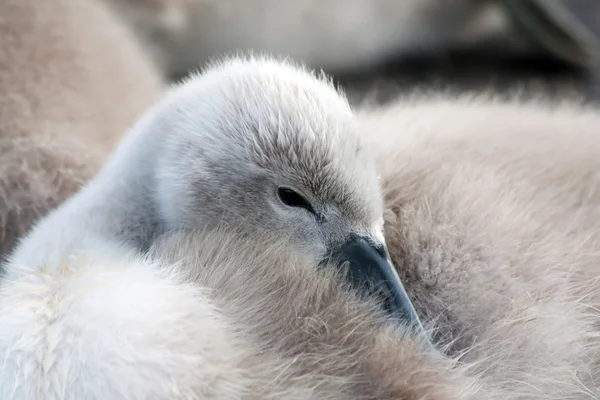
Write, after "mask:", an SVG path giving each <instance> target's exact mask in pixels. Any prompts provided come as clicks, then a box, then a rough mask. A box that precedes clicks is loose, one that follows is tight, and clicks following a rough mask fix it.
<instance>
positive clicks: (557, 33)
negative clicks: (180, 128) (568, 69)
mask: <svg viewBox="0 0 600 400" xmlns="http://www.w3.org/2000/svg"><path fill="white" fill-rule="evenodd" d="M502 3H503V5H504V6H505V7H506V10H507V11H508V15H509V16H511V17H512V20H513V22H514V23H515V26H516V27H517V28H519V29H520V30H521V31H522V32H523V33H524V34H525V35H526V36H527V37H528V38H529V40H531V42H532V43H534V44H535V45H537V46H538V47H539V48H542V49H544V50H546V51H547V52H549V53H550V54H553V55H554V56H556V57H557V58H559V59H562V60H564V61H566V62H568V63H571V64H574V65H577V66H580V67H584V68H590V67H595V66H597V65H598V62H599V60H600V37H599V33H598V32H597V31H599V30H600V7H599V6H598V2H597V1H595V0H565V1H560V0H502Z"/></svg>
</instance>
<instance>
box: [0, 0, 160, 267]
mask: <svg viewBox="0 0 600 400" xmlns="http://www.w3.org/2000/svg"><path fill="white" fill-rule="evenodd" d="M0 15H2V18H1V19H0V92H1V93H2V96H0V257H2V256H4V255H5V254H6V253H7V252H8V251H9V250H10V249H11V248H12V247H13V246H14V244H15V241H16V240H17V238H18V237H19V236H21V235H23V234H24V233H25V232H27V231H28V229H29V227H30V226H31V224H32V223H33V222H34V221H35V220H37V219H38V218H40V217H41V216H43V215H45V214H46V213H47V212H48V211H49V210H51V209H53V208H54V207H55V206H57V205H58V204H59V203H61V202H62V201H63V200H65V199H66V198H67V197H68V196H70V195H71V194H72V193H74V192H75V191H76V189H78V188H79V187H80V186H81V185H82V184H83V183H84V182H85V181H86V180H87V179H89V178H90V177H91V176H92V175H93V174H94V173H95V172H96V171H97V170H98V169H99V168H100V165H101V164H102V163H103V162H104V160H105V158H106V156H107V155H108V154H109V152H110V150H111V149H112V147H113V146H114V145H115V144H116V143H117V142H118V141H119V139H120V138H121V136H122V135H123V133H124V132H125V131H126V130H127V129H128V128H129V126H130V125H131V124H132V123H133V121H134V120H135V119H136V118H137V117H138V115H139V114H140V113H141V112H142V111H143V110H144V109H145V108H146V107H147V106H149V105H150V104H151V102H152V101H153V99H154V98H155V97H156V96H158V95H159V94H160V93H161V92H162V90H163V82H162V80H161V78H160V74H159V73H158V71H157V70H155V68H154V67H153V66H152V65H151V63H150V62H149V61H148V60H147V59H146V58H145V55H144V54H143V52H142V51H141V50H140V49H139V47H138V46H139V45H138V43H137V42H136V40H135V39H133V38H132V37H131V35H130V33H129V32H128V31H127V29H126V28H125V27H124V26H121V25H120V24H119V23H118V21H115V19H114V18H115V17H114V16H113V15H112V14H110V13H109V11H108V10H106V6H105V5H104V4H97V3H96V1H95V0H45V1H42V2H40V1H35V0H1V1H0ZM107 55H110V56H107Z"/></svg>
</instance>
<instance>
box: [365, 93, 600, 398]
mask: <svg viewBox="0 0 600 400" xmlns="http://www.w3.org/2000/svg"><path fill="white" fill-rule="evenodd" d="M358 119H359V121H360V124H361V131H362V132H363V133H364V134H365V135H366V136H367V137H368V138H369V139H370V140H371V144H372V146H373V148H374V151H375V153H376V154H377V160H378V170H379V172H380V173H381V175H382V181H383V188H384V189H383V190H384V197H385V203H386V211H385V215H386V234H385V235H386V238H387V242H388V245H389V248H390V254H391V257H392V260H393V262H394V264H395V265H396V266H397V268H398V271H399V273H400V276H401V277H402V280H403V282H405V284H406V285H407V291H408V292H409V295H410V296H411V298H412V301H413V302H414V304H415V307H416V309H417V310H418V311H419V312H420V313H421V316H422V318H423V319H425V320H432V319H433V320H435V321H436V324H437V326H438V329H439V335H438V336H437V339H438V340H439V341H441V342H444V341H446V343H451V348H450V350H449V354H454V355H458V354H460V355H461V361H462V362H464V363H466V364H471V365H473V366H475V370H478V371H480V373H481V375H480V379H482V380H484V381H485V382H487V383H488V384H489V385H490V387H496V388H502V389H501V390H502V391H503V392H504V396H505V397H503V398H511V399H541V398H544V399H588V398H599V397H600V369H599V367H600V364H599V360H600V337H599V335H598V332H599V331H598V327H599V326H600V318H599V315H598V309H599V306H600V303H599V300H600V297H598V293H599V291H598V288H599V281H598V277H599V276H600V258H599V256H598V255H599V254H600V253H599V251H598V250H599V249H600V224H599V222H598V221H599V218H598V217H599V216H600V157H598V154H600V136H598V130H599V129H600V116H599V115H598V111H597V110H596V109H595V108H592V107H586V106H584V105H581V104H572V103H563V104H550V103H546V104H544V103H543V102H541V101H529V102H521V101H518V100H510V101H507V100H503V101H501V100H498V99H494V98H493V97H491V96H487V95H479V96H465V97H463V98H455V97H450V96H441V95H433V96H431V95H428V96H423V97H415V98H407V99H401V100H399V101H398V102H397V103H396V104H393V105H391V106H389V107H386V108H381V107H379V108H375V109H373V108H372V109H365V110H363V111H362V112H360V113H359V115H358Z"/></svg>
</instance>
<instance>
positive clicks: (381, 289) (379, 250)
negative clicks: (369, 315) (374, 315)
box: [330, 235, 423, 330]
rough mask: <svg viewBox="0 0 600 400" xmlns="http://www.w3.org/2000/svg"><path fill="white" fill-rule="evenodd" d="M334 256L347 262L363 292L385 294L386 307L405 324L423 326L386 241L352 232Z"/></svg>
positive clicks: (353, 280)
mask: <svg viewBox="0 0 600 400" xmlns="http://www.w3.org/2000/svg"><path fill="white" fill-rule="evenodd" d="M330 259H331V261H333V262H334V263H335V265H339V266H340V267H342V266H343V265H344V263H347V265H348V273H349V279H350V283H351V285H352V286H353V287H355V288H356V289H357V290H359V292H360V293H363V294H366V295H368V296H381V297H382V300H383V306H384V308H385V310H386V311H388V312H389V313H390V314H392V315H393V316H395V317H396V318H399V319H400V320H401V321H402V322H403V323H404V324H407V325H411V326H413V327H414V328H417V329H418V330H423V326H422V325H421V321H420V320H419V317H418V315H417V313H416V311H415V308H414V307H413V305H412V303H411V301H410V299H409V298H408V295H407V294H406V290H404V286H403V285H402V282H401V281H400V277H399V276H398V273H397V272H396V269H395V268H394V266H393V265H392V262H391V261H390V259H389V257H388V255H387V251H386V248H385V246H384V245H383V244H381V243H376V242H375V241H374V240H373V239H371V238H368V237H363V236H358V235H352V236H351V237H350V238H349V240H348V241H347V242H346V243H344V244H342V245H341V246H340V247H338V248H336V249H335V250H333V251H332V252H331V253H330Z"/></svg>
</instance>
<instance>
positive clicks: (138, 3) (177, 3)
mask: <svg viewBox="0 0 600 400" xmlns="http://www.w3.org/2000/svg"><path fill="white" fill-rule="evenodd" d="M105 1H107V2H108V3H109V4H110V5H111V6H113V7H114V9H115V10H116V11H117V13H118V15H119V16H120V17H121V18H122V20H123V21H125V22H126V23H127V24H128V25H129V26H130V27H131V29H132V30H133V31H134V32H135V34H136V35H137V36H138V37H139V38H140V39H141V41H142V42H143V43H144V44H145V47H146V49H147V51H148V52H149V54H151V56H152V57H153V59H154V60H155V61H156V62H157V63H158V64H159V65H160V66H161V68H162V70H163V71H164V72H165V74H166V75H167V76H169V77H171V78H173V79H177V78H178V77H181V76H183V75H185V74H186V73H188V72H189V71H190V70H193V69H194V68H196V67H198V66H202V65H203V64H205V63H206V62H207V61H209V60H210V59H212V58H215V57H218V56H220V55H223V54H227V53H235V52H237V51H240V50H241V51H248V50H253V51H256V52H268V53H272V54H277V55H281V56H287V57H290V58H292V59H296V60H298V61H301V62H303V63H305V64H308V65H310V66H312V67H315V68H322V69H325V70H326V71H327V72H329V73H331V74H333V75H334V76H335V77H336V79H337V81H338V82H339V83H340V84H341V85H342V86H343V87H344V88H346V90H347V92H348V93H349V95H350V98H351V100H352V101H353V102H361V101H377V102H385V101H389V100H390V99H392V98H394V97H396V96H397V95H401V94H405V93H410V92H411V91H413V90H429V89H443V90H451V91H457V92H460V91H473V90H476V91H480V90H493V91H495V92H497V93H499V94H508V95H512V94H515V93H516V94H518V95H520V96H532V97H538V96H546V97H548V98H564V97H569V98H577V99H584V100H587V101H589V100H592V101H595V100H597V99H598V98H599V95H600V86H599V79H598V76H600V75H599V73H598V71H599V69H598V61H597V57H598V56H597V54H598V48H599V45H598V38H597V35H600V2H598V1H595V0H564V1H556V0H539V1H534V0H105Z"/></svg>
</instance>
